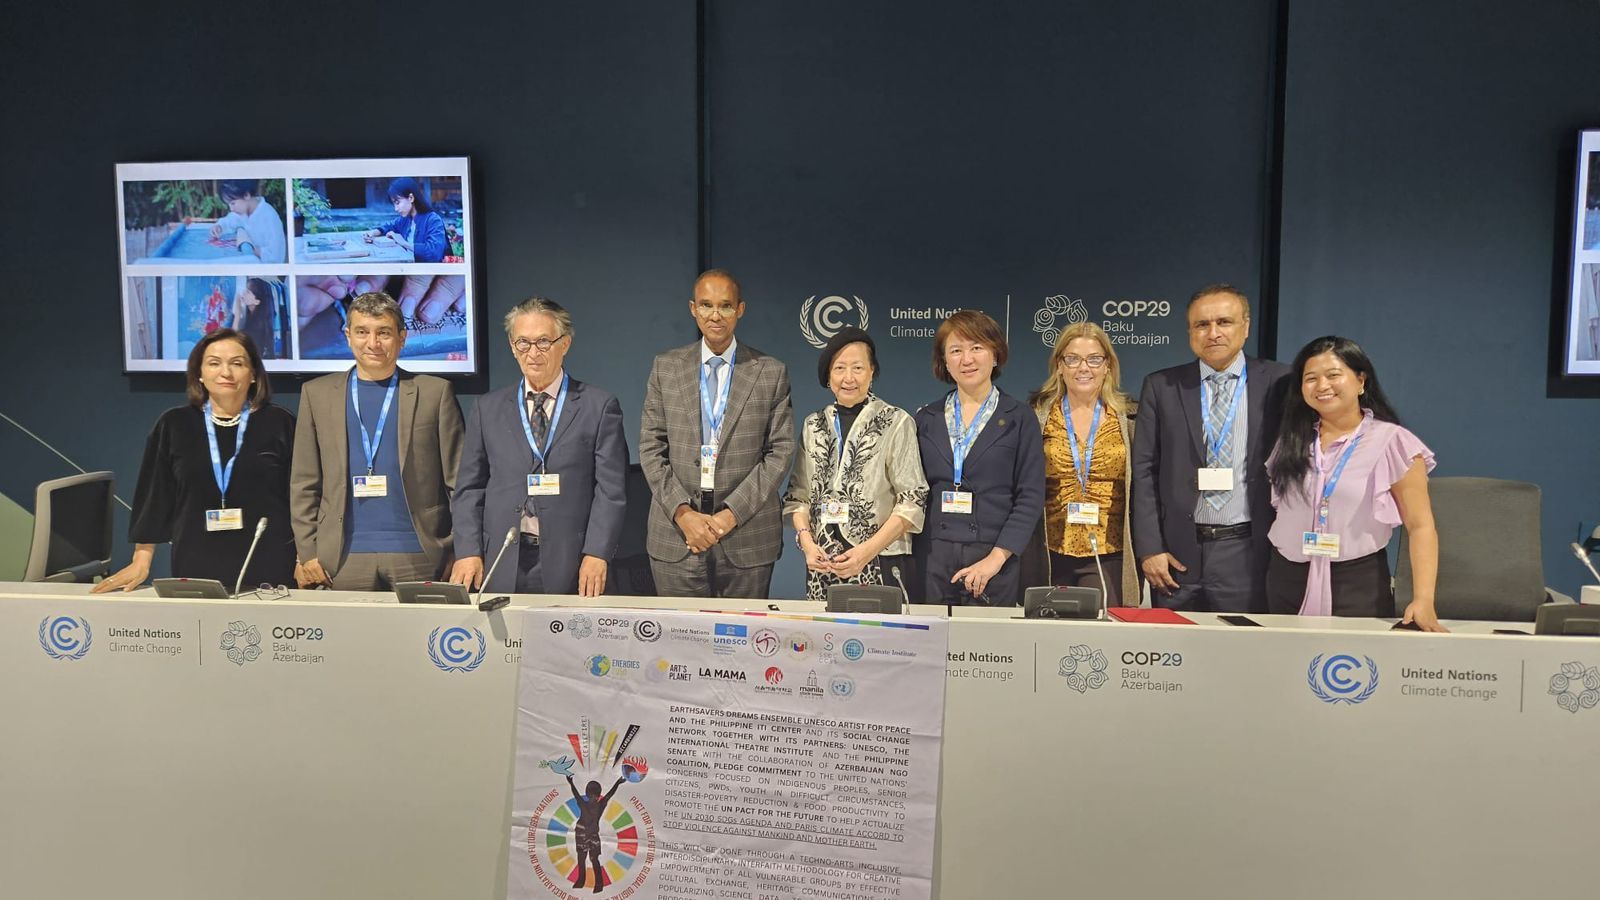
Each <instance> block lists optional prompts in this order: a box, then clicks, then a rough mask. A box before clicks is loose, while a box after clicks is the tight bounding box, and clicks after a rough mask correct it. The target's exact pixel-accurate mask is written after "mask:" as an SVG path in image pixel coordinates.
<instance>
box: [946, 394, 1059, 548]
mask: <svg viewBox="0 0 1600 900" xmlns="http://www.w3.org/2000/svg"><path fill="white" fill-rule="evenodd" d="M916 421H917V446H918V449H920V450H921V452H922V470H923V472H924V473H925V474H926V475H927V476H928V517H927V522H926V524H925V525H923V527H922V533H921V534H920V535H919V536H918V541H919V544H920V543H921V542H924V541H927V540H940V541H955V542H960V543H979V544H991V545H993V546H996V547H1002V548H1004V549H1006V550H1009V551H1011V553H1012V554H1013V555H1016V556H1021V555H1022V551H1023V550H1024V549H1025V548H1026V547H1027V546H1028V541H1029V540H1030V539H1031V538H1032V537H1033V531H1034V528H1035V527H1036V526H1037V525H1038V523H1039V520H1040V517H1041V516H1043V515H1044V439H1043V438H1042V437H1041V436H1040V431H1039V419H1038V417H1036V416H1035V415H1034V414H1033V410H1031V409H1029V408H1028V405H1027V404H1026V403H1022V402H1020V401H1018V400H1017V399H1016V398H1014V397H1012V396H1011V395H1010V394H1007V393H1006V392H1004V391H1001V392H1000V400H999V403H998V404H997V405H996V406H995V410H994V416H993V417H992V418H990V419H989V424H987V425H985V426H984V428H983V431H981V432H979V433H978V437H977V439H976V440H975V441H973V444H972V447H971V448H970V449H969V450H968V451H967V458H966V462H965V463H964V464H963V466H962V473H961V479H962V483H963V485H964V488H965V489H966V490H968V491H971V492H972V494H973V498H972V513H971V514H970V515H967V514H964V513H945V512H941V511H940V506H941V503H940V498H941V494H942V493H943V492H944V491H953V490H955V456H954V454H952V453H951V451H950V431H949V429H948V428H946V427H945V423H944V401H943V399H940V400H938V401H935V402H933V403H929V404H928V405H927V406H924V407H922V408H921V409H919V410H917V415H916Z"/></svg>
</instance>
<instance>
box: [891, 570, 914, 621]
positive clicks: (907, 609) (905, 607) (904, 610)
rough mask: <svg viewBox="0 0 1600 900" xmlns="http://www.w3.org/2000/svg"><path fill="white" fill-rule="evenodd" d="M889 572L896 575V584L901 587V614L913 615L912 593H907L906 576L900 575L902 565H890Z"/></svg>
mask: <svg viewBox="0 0 1600 900" xmlns="http://www.w3.org/2000/svg"><path fill="white" fill-rule="evenodd" d="M889 574H890V575H893V576H894V583H895V586H896V587H898V588H900V599H901V600H902V601H903V602H902V603H901V605H900V614H901V615H903V616H909V615H911V595H910V594H908V593H906V582H905V579H904V578H901V577H900V567H899V566H890V567H889Z"/></svg>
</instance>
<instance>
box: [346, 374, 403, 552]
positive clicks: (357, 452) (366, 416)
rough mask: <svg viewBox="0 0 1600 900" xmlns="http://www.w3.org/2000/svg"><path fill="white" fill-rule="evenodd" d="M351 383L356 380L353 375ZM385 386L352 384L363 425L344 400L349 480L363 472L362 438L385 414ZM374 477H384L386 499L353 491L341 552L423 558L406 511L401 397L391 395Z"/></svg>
mask: <svg viewBox="0 0 1600 900" xmlns="http://www.w3.org/2000/svg"><path fill="white" fill-rule="evenodd" d="M351 377H352V378H355V377H356V376H355V375H353V374H352V375H351ZM387 387H388V382H386V381H366V380H364V379H360V378H356V392H357V393H358V394H359V395H360V397H361V421H360V422H357V421H356V411H355V407H354V406H352V405H351V404H350V402H349V401H348V400H346V401H345V404H344V420H345V430H346V432H347V434H348V437H349V445H350V474H351V475H364V474H366V471H367V454H366V451H365V450H364V449H363V448H362V446H361V433H362V429H363V428H365V430H366V433H367V434H369V435H370V434H372V433H373V429H375V428H377V427H378V415H379V414H380V413H381V412H382V411H383V395H384V392H385V389H386V388H387ZM372 474H374V475H387V476H388V478H389V485H388V487H389V494H388V496H386V497H356V496H354V491H353V490H352V492H351V493H352V496H351V497H350V514H349V515H347V516H345V517H344V521H345V528H347V529H349V532H348V533H347V534H346V535H345V538H346V539H345V546H346V547H348V548H349V550H348V551H347V552H349V553H421V552H422V543H421V542H420V541H418V540H417V530H416V526H414V525H412V523H411V510H410V509H409V508H408V507H407V506H406V489H405V486H404V483H403V481H402V479H401V478H400V394H399V391H398V390H397V391H396V392H395V398H394V403H392V404H391V405H390V406H389V418H388V421H386V422H384V423H383V436H382V438H381V439H380V440H379V441H378V452H377V456H376V458H375V459H374V460H373V466H372Z"/></svg>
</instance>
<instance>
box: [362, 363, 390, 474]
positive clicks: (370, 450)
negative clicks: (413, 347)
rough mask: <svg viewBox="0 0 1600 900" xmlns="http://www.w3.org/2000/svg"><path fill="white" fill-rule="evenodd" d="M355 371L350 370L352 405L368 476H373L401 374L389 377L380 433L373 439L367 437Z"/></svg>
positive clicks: (379, 421) (379, 425) (379, 428)
mask: <svg viewBox="0 0 1600 900" xmlns="http://www.w3.org/2000/svg"><path fill="white" fill-rule="evenodd" d="M359 380H360V379H359V377H358V376H357V374H356V370H355V369H351V370H350V405H351V406H353V407H355V410H356V430H358V431H360V432H361V449H362V450H363V451H364V452H365V453H366V454H367V474H368V475H371V474H372V466H373V464H374V463H375V462H376V461H377V459H378V445H379V444H380V443H382V442H383V426H384V424H385V423H387V422H388V421H389V405H390V404H392V403H394V391H395V388H396V387H398V386H399V384H400V373H399V372H395V373H394V374H392V375H390V376H389V389H388V390H386V391H384V392H383V409H381V410H379V412H378V431H377V433H376V434H374V435H372V436H371V437H368V436H367V426H366V425H365V424H363V423H362V421H361V396H360V394H359V393H358V392H357V391H356V382H357V381H359Z"/></svg>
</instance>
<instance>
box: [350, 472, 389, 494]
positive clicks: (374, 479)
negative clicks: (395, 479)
mask: <svg viewBox="0 0 1600 900" xmlns="http://www.w3.org/2000/svg"><path fill="white" fill-rule="evenodd" d="M350 495H351V496H352V497H387V496H389V476H387V475H352V476H351V477H350Z"/></svg>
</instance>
